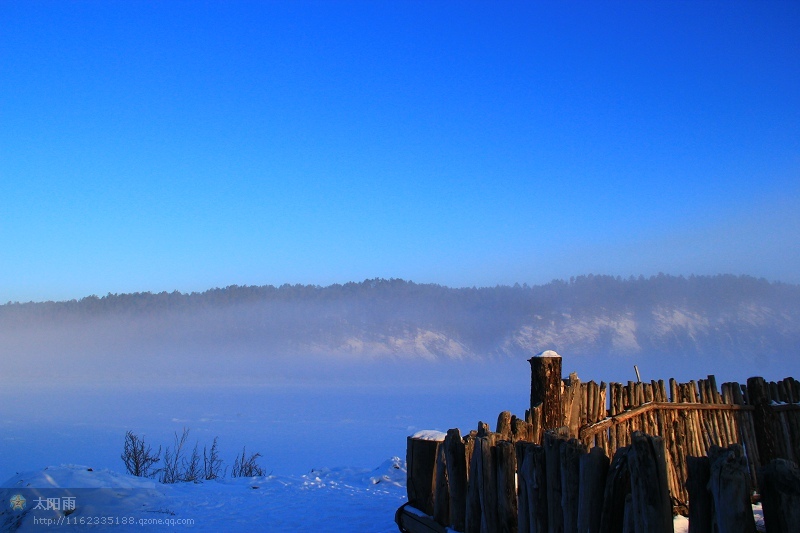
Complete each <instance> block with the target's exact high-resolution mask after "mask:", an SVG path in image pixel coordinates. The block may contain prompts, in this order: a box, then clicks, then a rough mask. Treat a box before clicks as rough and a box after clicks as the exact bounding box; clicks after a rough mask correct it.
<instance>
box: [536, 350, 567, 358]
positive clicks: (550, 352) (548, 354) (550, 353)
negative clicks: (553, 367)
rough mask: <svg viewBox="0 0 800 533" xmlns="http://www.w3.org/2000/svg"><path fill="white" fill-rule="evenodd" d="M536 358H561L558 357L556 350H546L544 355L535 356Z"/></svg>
mask: <svg viewBox="0 0 800 533" xmlns="http://www.w3.org/2000/svg"><path fill="white" fill-rule="evenodd" d="M534 357H561V356H560V355H558V354H557V353H556V352H555V350H545V351H543V352H542V353H538V354H536V355H534Z"/></svg>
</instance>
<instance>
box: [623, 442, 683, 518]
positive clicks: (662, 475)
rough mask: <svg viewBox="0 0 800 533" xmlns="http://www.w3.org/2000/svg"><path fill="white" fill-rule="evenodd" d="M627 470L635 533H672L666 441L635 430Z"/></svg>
mask: <svg viewBox="0 0 800 533" xmlns="http://www.w3.org/2000/svg"><path fill="white" fill-rule="evenodd" d="M628 468H629V469H630V473H631V495H632V498H633V500H632V501H633V521H634V524H635V529H636V533H644V532H645V531H646V532H648V533H672V531H673V523H672V502H671V500H670V496H669V486H668V483H667V463H666V459H665V452H664V441H663V439H662V438H661V437H653V436H650V435H646V434H644V433H642V432H640V431H634V433H633V435H631V447H630V451H629V452H628Z"/></svg>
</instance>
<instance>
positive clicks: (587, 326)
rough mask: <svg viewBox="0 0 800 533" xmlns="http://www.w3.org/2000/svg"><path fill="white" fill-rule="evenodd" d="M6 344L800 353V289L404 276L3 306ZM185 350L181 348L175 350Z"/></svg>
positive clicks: (662, 278) (377, 352) (407, 352)
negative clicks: (461, 282)
mask: <svg viewBox="0 0 800 533" xmlns="http://www.w3.org/2000/svg"><path fill="white" fill-rule="evenodd" d="M0 342H1V343H2V348H0V349H1V350H2V351H3V352H6V353H9V351H10V350H17V351H19V352H22V353H31V352H32V351H36V350H39V351H46V352H48V353H54V354H58V353H62V352H63V353H70V352H79V351H87V350H89V351H91V350H94V351H96V352H98V353H101V352H102V353H104V354H110V353H113V352H124V353H137V352H140V351H143V350H144V351H147V350H150V351H153V350H166V349H167V348H169V349H174V350H178V351H192V350H200V349H203V350H206V351H207V350H217V351H221V352H231V351H237V350H238V351H246V352H248V353H250V354H263V355H264V356H269V355H270V354H274V353H282V354H287V353H292V354H303V353H315V354H331V355H335V354H356V355H358V354H363V355H369V356H393V357H425V358H449V359H453V358H456V359H458V358H485V357H507V356H512V357H517V356H528V357H529V356H530V355H531V354H534V353H538V352H540V351H542V350H545V349H555V350H558V351H560V352H567V353H571V354H577V355H598V356H618V355H626V354H636V353H647V354H659V353H661V354H676V353H681V354H684V355H691V354H701V355H702V354H723V355H728V356H737V355H739V354H764V355H771V356H775V355H779V354H792V355H793V357H796V356H797V354H798V351H800V286H797V285H789V284H784V283H774V282H768V281H766V280H763V279H755V278H752V277H746V276H732V275H719V276H691V277H675V276H668V275H663V274H660V275H658V276H653V277H650V278H644V277H639V278H627V279H623V278H619V277H611V276H594V275H588V276H580V277H576V278H572V279H570V280H569V281H553V282H550V283H547V284H544V285H537V286H527V285H514V286H513V287H512V286H497V287H484V288H448V287H443V286H440V285H434V284H418V283H413V282H411V281H404V280H400V279H371V280H366V281H363V282H361V283H346V284H343V285H339V284H337V285H331V286H327V287H320V286H315V285H282V286H280V287H274V286H271V285H267V286H236V285H233V286H229V287H225V288H222V289H211V290H208V291H205V292H201V293H190V294H184V293H180V292H171V293H167V292H161V293H149V292H143V293H133V294H107V295H106V296H103V297H97V296H89V297H86V298H82V299H80V300H71V301H63V302H40V303H32V302H31V303H11V302H9V303H7V304H5V305H0ZM170 347H171V348H170Z"/></svg>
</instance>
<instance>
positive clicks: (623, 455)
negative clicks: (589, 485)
mask: <svg viewBox="0 0 800 533" xmlns="http://www.w3.org/2000/svg"><path fill="white" fill-rule="evenodd" d="M629 449H630V447H629V446H625V447H622V448H617V451H616V452H614V458H613V459H612V460H611V466H610V467H609V469H608V477H607V478H606V488H605V491H604V492H603V514H602V516H601V517H600V531H604V532H608V533H620V532H621V531H622V530H623V527H624V524H625V497H626V496H629V495H630V493H631V474H630V471H629V470H628V450H629Z"/></svg>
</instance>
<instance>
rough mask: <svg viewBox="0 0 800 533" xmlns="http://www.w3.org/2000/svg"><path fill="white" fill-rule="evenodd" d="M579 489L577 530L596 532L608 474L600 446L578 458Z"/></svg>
mask: <svg viewBox="0 0 800 533" xmlns="http://www.w3.org/2000/svg"><path fill="white" fill-rule="evenodd" d="M580 461H581V462H580V491H579V494H578V531H579V532H580V533H598V532H599V531H600V518H601V516H602V513H603V491H604V489H605V484H606V476H608V457H606V454H605V452H604V451H603V449H602V448H598V447H594V448H592V449H591V451H590V452H589V453H586V454H583V455H581V459H580Z"/></svg>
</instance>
